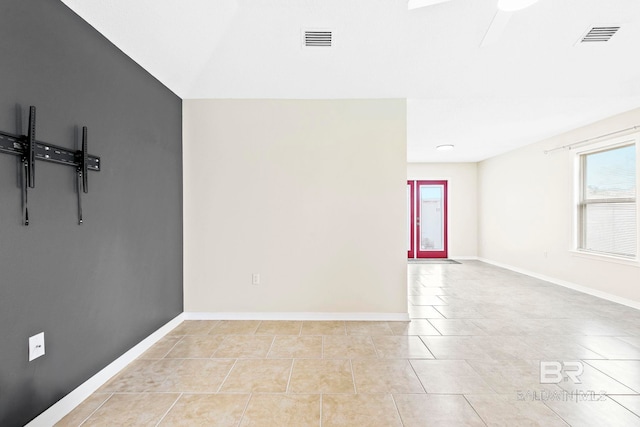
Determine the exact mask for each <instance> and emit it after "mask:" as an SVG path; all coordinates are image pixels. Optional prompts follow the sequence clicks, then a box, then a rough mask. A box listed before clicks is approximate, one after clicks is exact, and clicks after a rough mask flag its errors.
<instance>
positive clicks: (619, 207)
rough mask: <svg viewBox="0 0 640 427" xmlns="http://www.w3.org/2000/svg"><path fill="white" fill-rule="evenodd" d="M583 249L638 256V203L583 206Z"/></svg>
mask: <svg viewBox="0 0 640 427" xmlns="http://www.w3.org/2000/svg"><path fill="white" fill-rule="evenodd" d="M583 221H584V226H585V242H584V247H583V249H586V250H589V251H595V252H604V253H608V254H614V255H624V256H635V255H636V248H637V245H636V236H637V222H636V205H635V203H590V204H587V205H585V206H584V215H583Z"/></svg>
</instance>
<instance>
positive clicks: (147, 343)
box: [26, 313, 184, 427]
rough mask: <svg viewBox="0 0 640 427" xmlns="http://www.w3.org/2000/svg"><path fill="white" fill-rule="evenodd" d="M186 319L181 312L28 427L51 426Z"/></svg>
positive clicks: (35, 419) (39, 416) (55, 404)
mask: <svg viewBox="0 0 640 427" xmlns="http://www.w3.org/2000/svg"><path fill="white" fill-rule="evenodd" d="M183 320H184V313H181V314H179V315H178V316H176V317H175V318H174V319H172V320H171V321H169V322H168V323H167V324H165V325H164V326H162V327H161V328H160V329H158V330H157V331H155V332H154V333H152V334H151V335H149V336H148V337H147V338H145V339H144V340H142V341H140V342H139V343H138V344H136V345H135V346H134V347H133V348H131V349H130V350H129V351H127V352H126V353H124V354H123V355H122V356H120V357H118V358H117V359H116V360H114V361H113V362H111V363H110V364H109V365H107V366H106V367H105V368H104V369H102V370H101V371H100V372H98V373H97V374H95V375H94V376H92V377H91V378H89V379H88V380H87V381H85V382H84V383H82V384H81V385H79V386H78V387H77V388H76V389H75V390H73V391H72V392H71V393H69V394H67V395H66V396H65V397H63V398H62V399H60V400H59V401H58V402H56V403H54V404H53V405H52V406H51V407H50V408H49V409H47V410H46V411H44V412H43V413H41V414H40V415H38V416H37V417H36V418H34V419H33V420H32V421H31V422H29V423H28V424H27V425H26V427H51V426H52V425H54V424H55V423H57V422H58V421H60V420H61V419H62V418H64V416H65V415H67V414H68V413H69V412H71V411H72V410H73V409H74V408H75V407H76V406H78V405H79V404H80V403H82V401H84V400H85V399H86V398H87V397H89V396H91V394H93V393H94V392H95V391H96V390H98V389H99V388H100V387H101V386H102V385H103V384H105V383H106V382H107V381H109V380H110V379H111V377H113V376H114V375H116V374H117V373H118V372H120V371H121V370H122V369H123V368H124V367H125V366H127V365H128V364H129V363H131V362H132V361H133V360H135V359H136V358H137V357H139V356H140V355H142V353H144V352H145V351H147V350H148V349H149V348H150V347H151V346H152V345H154V344H155V343H157V342H158V341H159V340H160V339H161V338H162V337H164V336H165V335H167V334H168V333H169V332H170V331H171V330H172V329H173V328H175V327H176V326H178V325H179V324H180V323H181V322H182V321H183Z"/></svg>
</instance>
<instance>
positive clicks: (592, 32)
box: [580, 26, 620, 43]
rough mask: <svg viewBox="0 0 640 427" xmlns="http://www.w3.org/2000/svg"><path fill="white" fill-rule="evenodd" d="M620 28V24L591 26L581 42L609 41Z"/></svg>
mask: <svg viewBox="0 0 640 427" xmlns="http://www.w3.org/2000/svg"><path fill="white" fill-rule="evenodd" d="M619 29H620V27H618V26H604V27H591V28H590V29H589V31H587V33H586V34H585V35H584V36H582V38H581V39H580V43H605V42H608V41H609V40H611V37H613V35H614V34H615V33H617V32H618V30H619Z"/></svg>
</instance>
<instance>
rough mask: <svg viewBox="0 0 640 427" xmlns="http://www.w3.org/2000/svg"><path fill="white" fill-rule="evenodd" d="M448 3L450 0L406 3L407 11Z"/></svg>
mask: <svg viewBox="0 0 640 427" xmlns="http://www.w3.org/2000/svg"><path fill="white" fill-rule="evenodd" d="M448 1H451V0H409V1H408V2H407V9H409V10H413V9H419V8H421V7H426V6H433V5H434V4H438V3H445V2H448Z"/></svg>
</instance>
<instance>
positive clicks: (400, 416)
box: [389, 393, 404, 427]
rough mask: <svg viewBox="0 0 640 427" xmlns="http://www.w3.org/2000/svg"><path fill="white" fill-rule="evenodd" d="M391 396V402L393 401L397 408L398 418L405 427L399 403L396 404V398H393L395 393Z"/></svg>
mask: <svg viewBox="0 0 640 427" xmlns="http://www.w3.org/2000/svg"><path fill="white" fill-rule="evenodd" d="M389 394H390V395H391V400H392V401H393V406H394V407H395V408H396V413H397V414H398V418H400V424H402V426H403V427H404V421H402V414H400V409H398V403H397V402H396V398H395V397H394V396H393V393H389Z"/></svg>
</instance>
